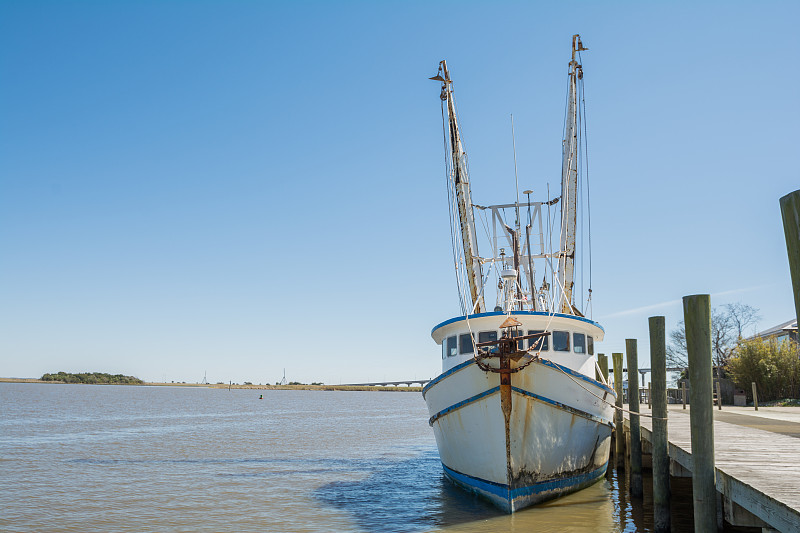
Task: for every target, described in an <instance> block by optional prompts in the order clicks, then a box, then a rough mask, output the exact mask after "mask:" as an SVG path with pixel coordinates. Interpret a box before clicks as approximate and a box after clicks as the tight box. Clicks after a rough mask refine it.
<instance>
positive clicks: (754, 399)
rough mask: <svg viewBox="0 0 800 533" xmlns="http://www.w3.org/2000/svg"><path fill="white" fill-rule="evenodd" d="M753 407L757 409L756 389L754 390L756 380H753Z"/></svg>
mask: <svg viewBox="0 0 800 533" xmlns="http://www.w3.org/2000/svg"><path fill="white" fill-rule="evenodd" d="M753 407H755V408H756V411H758V391H757V390H756V382H755V381H754V382H753Z"/></svg>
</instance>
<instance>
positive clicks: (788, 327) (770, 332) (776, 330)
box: [753, 318, 797, 338]
mask: <svg viewBox="0 0 800 533" xmlns="http://www.w3.org/2000/svg"><path fill="white" fill-rule="evenodd" d="M790 331H794V332H796V331H797V319H796V318H793V319H791V320H789V321H788V322H784V323H783V324H778V325H777V326H773V327H771V328H769V329H765V330H764V331H762V332H761V333H756V334H755V335H753V338H756V337H759V338H764V337H772V336H774V335H778V334H780V333H783V332H790Z"/></svg>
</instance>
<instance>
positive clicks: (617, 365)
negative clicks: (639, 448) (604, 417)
mask: <svg viewBox="0 0 800 533" xmlns="http://www.w3.org/2000/svg"><path fill="white" fill-rule="evenodd" d="M611 359H612V362H613V363H614V392H616V393H617V401H616V402H615V404H616V406H617V407H618V408H619V409H622V354H621V353H612V354H611ZM619 409H614V466H615V467H616V468H617V469H620V468H622V467H623V465H624V464H625V440H624V436H623V434H622V411H620V410H619Z"/></svg>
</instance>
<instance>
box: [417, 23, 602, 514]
mask: <svg viewBox="0 0 800 533" xmlns="http://www.w3.org/2000/svg"><path fill="white" fill-rule="evenodd" d="M583 50H587V49H586V48H584V46H583V44H582V43H581V40H580V36H578V35H574V36H573V39H572V59H571V61H570V63H569V85H568V87H569V88H568V103H567V115H566V124H565V128H564V139H563V154H562V156H563V159H562V173H561V193H560V195H559V196H556V197H554V198H546V199H544V200H541V201H532V200H531V194H533V192H532V191H529V190H526V191H524V193H523V194H526V195H527V201H523V202H520V200H519V192H517V200H516V202H514V203H510V204H503V205H493V206H479V205H477V204H473V203H472V197H471V189H470V180H469V176H468V173H467V170H468V168H467V158H466V153H465V152H464V148H463V146H462V140H461V131H460V128H459V125H458V121H457V117H456V105H455V99H454V95H453V84H452V81H451V79H450V73H449V71H448V68H447V63H446V62H445V61H442V62H440V63H439V72H438V74H437V75H436V76H434V77H433V78H431V79H432V80H436V81H440V82H441V84H442V85H441V100H442V107H443V109H442V117H443V120H444V136H445V146H446V148H445V150H446V156H447V157H446V161H447V163H446V174H447V180H448V187H449V188H448V190H449V200H450V213H451V224H450V225H451V237H452V239H453V252H454V254H453V256H454V262H455V267H456V272H457V276H456V277H457V281H458V286H459V296H460V301H461V310H462V314H461V315H460V316H457V317H455V318H450V319H449V320H445V321H444V322H442V323H440V324H438V325H437V326H435V327H434V328H433V330H432V332H431V336H432V337H433V340H434V341H436V343H437V344H439V345H441V347H442V373H441V374H440V375H439V376H438V377H436V378H435V379H433V380H431V381H430V382H429V383H428V384H427V385H426V386H425V387H424V388H423V393H422V394H423V396H424V398H425V402H426V403H427V406H428V411H429V414H430V419H429V424H430V425H431V427H432V428H433V432H434V435H435V437H436V444H437V446H438V448H439V456H440V459H441V462H442V467H443V469H444V473H445V474H446V476H447V477H448V478H450V479H451V480H452V481H453V482H455V483H456V484H457V485H460V486H462V487H464V488H466V489H468V490H470V491H473V492H475V493H477V494H479V495H481V496H484V497H485V498H487V499H489V500H490V501H491V502H493V503H494V504H495V505H497V506H498V507H500V508H501V509H504V510H505V511H506V512H509V513H512V512H515V511H517V510H519V509H522V508H524V507H527V506H529V505H533V504H536V503H539V502H542V501H545V500H548V499H552V498H557V497H559V496H562V495H565V494H568V493H570V492H574V491H577V490H579V489H582V488H584V487H587V486H589V485H591V484H593V483H595V482H596V481H598V480H599V479H600V478H601V477H602V476H603V474H604V473H605V471H606V467H607V465H608V457H609V451H610V447H611V446H610V440H611V431H612V429H613V407H612V404H613V402H614V399H615V394H614V391H613V389H611V388H610V387H609V385H608V383H606V381H605V379H604V377H603V376H602V373H601V372H600V371H599V367H598V366H597V363H596V362H595V358H594V345H595V343H596V342H598V341H601V340H602V339H603V334H604V330H603V328H602V327H601V326H600V324H598V323H597V322H595V321H593V320H591V319H590V318H587V317H586V316H585V314H590V311H591V288H589V291H588V298H587V300H586V302H583V301H582V295H583V289H581V297H580V298H577V299H576V293H577V290H576V283H575V281H576V280H575V273H574V271H575V265H576V252H578V253H579V251H580V250H583V248H585V246H584V244H585V243H586V242H588V241H586V240H585V239H584V238H583V237H581V240H580V243H581V246H579V247H577V249H576V231H577V229H578V228H577V226H578V217H577V214H578V208H579V207H580V206H579V204H581V205H582V202H579V195H580V193H582V192H587V191H584V189H586V186H580V185H581V183H582V182H583V181H584V175H585V174H587V172H585V170H584V166H583V165H584V163H583V162H582V161H583V157H582V156H581V154H580V152H579V149H580V147H581V144H582V143H581V142H580V141H581V139H582V137H583V136H582V132H581V131H579V130H580V126H581V125H582V122H581V121H580V119H579V117H582V115H581V113H582V111H583V110H582V102H581V101H580V100H579V96H580V95H582V79H583V71H582V66H581V64H580V63H579V62H578V59H580V52H581V51H583ZM576 55H577V58H578V59H576ZM512 124H513V123H512ZM515 166H516V162H515ZM579 186H580V187H579ZM476 211H477V216H476ZM507 215H508V219H507V218H506V216H507ZM559 215H560V224H557V223H556V218H557V217H559ZM543 217H545V219H546V222H545V223H544V224H543V223H542V218H543ZM476 218H479V219H480V220H481V222H482V224H481V226H482V229H483V230H484V231H485V233H486V240H487V241H488V242H489V248H490V250H491V254H487V256H481V255H479V253H478V238H477V237H478V232H477V229H476ZM585 225H587V224H586V223H585V221H584V217H583V216H582V218H581V227H583V226H585ZM559 226H560V227H559ZM554 228H557V231H554ZM554 239H557V245H556V246H555V247H554V246H553V240H554ZM501 246H502V248H501ZM506 250H508V253H507V252H506ZM579 264H580V263H579ZM492 275H494V279H493V280H492V281H490V277H492ZM589 286H590V287H591V282H590V284H589ZM495 287H496V289H495ZM537 287H538V288H537ZM486 289H489V290H493V291H494V292H495V293H496V306H495V307H494V309H493V310H492V311H488V310H487V308H486V303H485V300H486V298H487V295H486V293H485V291H486ZM576 300H577V301H576ZM587 309H588V311H589V312H588V313H586V311H587Z"/></svg>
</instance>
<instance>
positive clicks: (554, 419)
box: [423, 360, 613, 512]
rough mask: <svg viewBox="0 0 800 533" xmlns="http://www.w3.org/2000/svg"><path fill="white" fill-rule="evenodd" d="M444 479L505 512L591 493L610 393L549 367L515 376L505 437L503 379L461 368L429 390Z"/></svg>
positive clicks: (606, 443)
mask: <svg viewBox="0 0 800 533" xmlns="http://www.w3.org/2000/svg"><path fill="white" fill-rule="evenodd" d="M423 394H424V396H425V400H426V403H427V405H428V411H429V413H430V420H429V422H430V424H431V426H432V427H433V430H434V435H435V437H436V443H437V445H438V448H439V455H440V458H441V461H442V465H443V468H444V471H445V473H446V474H447V476H448V477H449V478H451V479H452V480H453V481H454V482H455V483H457V484H459V485H461V486H463V487H465V488H467V489H469V490H471V491H474V492H476V493H478V494H480V495H482V496H484V497H486V498H487V499H489V500H490V501H492V502H493V503H494V504H495V505H497V506H498V507H500V508H502V509H504V510H506V511H507V512H514V511H516V510H519V509H522V508H524V507H527V506H529V505H532V504H535V503H538V502H541V501H544V500H548V499H551V498H556V497H559V496H562V495H564V494H567V493H570V492H574V491H576V490H579V489H581V488H583V487H586V486H588V485H591V484H592V483H594V482H595V481H597V480H598V479H600V478H601V477H602V476H603V474H604V473H605V470H606V466H607V464H608V457H609V451H610V439H611V430H612V427H613V425H612V418H613V408H612V407H611V406H610V405H609V404H608V403H606V402H604V401H603V400H602V399H601V398H609V397H610V398H611V400H610V401H611V402H612V403H613V395H612V392H611V390H610V389H608V388H607V387H605V386H604V385H603V384H601V383H599V382H597V381H595V380H593V379H590V378H588V377H587V376H585V375H583V374H580V373H578V372H576V371H574V370H570V369H569V368H567V367H565V366H562V365H558V364H555V363H553V362H551V361H549V360H541V361H535V362H533V363H532V364H530V365H529V366H526V367H525V368H524V369H522V370H520V371H519V372H517V373H514V374H511V413H510V416H509V423H508V435H506V428H505V417H504V414H503V412H502V407H501V391H500V375H499V374H497V373H493V372H485V371H483V370H481V369H480V368H479V367H478V366H477V365H476V364H475V363H474V362H472V361H466V362H464V363H461V364H459V365H457V366H455V367H453V368H451V369H450V370H448V371H447V372H445V373H443V374H442V375H440V376H439V377H438V378H436V379H435V380H433V381H432V382H431V383H430V384H429V385H428V386H427V387H426V389H425V390H424V393H423Z"/></svg>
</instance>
